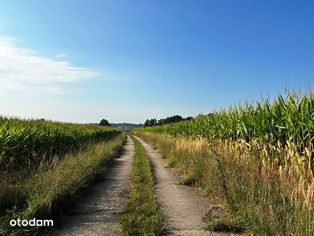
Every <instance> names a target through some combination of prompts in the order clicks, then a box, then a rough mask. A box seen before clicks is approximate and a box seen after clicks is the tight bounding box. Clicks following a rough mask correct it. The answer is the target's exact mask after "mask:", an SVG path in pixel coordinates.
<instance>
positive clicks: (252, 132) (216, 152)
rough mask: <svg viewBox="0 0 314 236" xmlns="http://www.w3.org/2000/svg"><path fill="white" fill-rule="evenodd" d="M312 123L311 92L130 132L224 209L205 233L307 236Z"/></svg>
mask: <svg viewBox="0 0 314 236" xmlns="http://www.w3.org/2000/svg"><path fill="white" fill-rule="evenodd" d="M313 121H314V97H313V95H312V94H310V93H309V94H306V95H302V96H301V95H296V94H290V95H288V96H287V97H285V98H284V97H282V96H279V97H278V98H277V99H275V100H274V101H272V102H271V101H269V100H264V101H262V102H260V103H255V104H246V105H243V106H239V107H235V108H231V109H229V110H225V111H220V112H217V113H213V114H210V115H208V116H200V117H198V118H195V119H193V120H190V121H184V122H179V123H175V124H171V125H162V126H155V127H148V128H145V129H142V130H140V129H139V130H137V131H136V133H137V134H139V135H140V136H141V137H143V138H144V139H145V140H147V141H149V142H151V143H153V144H154V145H155V146H156V147H158V148H159V149H160V151H161V152H162V154H163V155H164V157H166V158H167V159H168V163H169V165H170V166H173V167H177V168H178V169H179V170H181V172H182V174H183V176H184V179H183V181H182V182H183V183H185V184H189V185H195V186H197V187H200V188H202V189H203V191H204V192H205V193H206V194H208V196H209V197H210V198H211V199H216V201H217V202H218V203H220V204H221V207H222V208H224V212H225V213H223V214H222V217H220V218H219V217H217V215H215V214H213V215H210V214H209V215H208V217H207V222H206V228H207V229H209V230H226V229H228V228H229V229H233V230H238V229H239V228H247V229H248V230H249V231H251V232H252V233H253V234H256V235H311V234H312V233H313V229H314V209H313V207H314V181H313V170H314V169H313V167H314V163H313V160H314V154H313V151H314V122H313ZM225 214H228V216H226V215H225Z"/></svg>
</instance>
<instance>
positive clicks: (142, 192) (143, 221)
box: [120, 137, 161, 235]
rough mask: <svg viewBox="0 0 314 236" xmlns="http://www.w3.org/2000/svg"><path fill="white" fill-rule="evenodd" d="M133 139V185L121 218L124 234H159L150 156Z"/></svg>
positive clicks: (158, 218) (159, 221)
mask: <svg viewBox="0 0 314 236" xmlns="http://www.w3.org/2000/svg"><path fill="white" fill-rule="evenodd" d="M132 140H133V142H134V144H135V157H134V161H133V164H132V166H133V170H132V187H131V193H130V197H129V200H128V207H127V210H126V211H125V212H124V214H123V215H122V217H121V220H120V222H121V225H122V235H158V234H159V232H160V228H161V217H160V215H159V213H158V204H157V200H156V197H155V193H154V179H153V175H152V171H151V166H150V162H149V158H148V156H147V154H146V152H145V149H144V147H143V146H142V144H141V143H140V142H139V141H138V140H137V139H136V138H134V137H132Z"/></svg>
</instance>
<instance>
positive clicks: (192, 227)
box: [136, 137, 228, 236]
mask: <svg viewBox="0 0 314 236" xmlns="http://www.w3.org/2000/svg"><path fill="white" fill-rule="evenodd" d="M136 138H137V139H138V140H139V141H140V142H141V143H142V145H143V146H144V148H145V150H146V152H147V154H148V155H149V158H150V160H151V164H152V169H153V173H154V176H155V179H156V185H155V191H156V195H157V200H158V203H159V209H160V213H161V215H162V217H163V221H164V224H165V226H164V231H163V232H164V234H165V235H187V236H192V235H193V236H198V235H211V236H214V235H228V234H219V233H211V232H208V231H204V230H203V228H202V224H203V217H204V216H205V215H206V213H207V212H208V210H210V209H211V208H212V207H213V205H212V204H210V203H209V201H208V199H207V198H205V197H203V196H201V195H200V193H199V192H198V191H197V190H196V189H195V188H192V187H188V186H184V185H177V184H176V183H177V182H178V180H179V176H178V174H177V172H176V171H175V170H174V169H173V168H165V162H164V160H163V159H162V157H161V154H160V153H159V152H158V151H156V150H154V149H153V148H152V147H151V146H150V145H149V144H147V143H146V142H144V141H143V140H141V139H140V138H138V137H136Z"/></svg>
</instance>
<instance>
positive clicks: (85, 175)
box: [0, 135, 125, 235]
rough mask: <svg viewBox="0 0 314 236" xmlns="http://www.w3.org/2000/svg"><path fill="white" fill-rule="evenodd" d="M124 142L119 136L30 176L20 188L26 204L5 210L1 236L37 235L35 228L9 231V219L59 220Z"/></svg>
mask: <svg viewBox="0 0 314 236" xmlns="http://www.w3.org/2000/svg"><path fill="white" fill-rule="evenodd" d="M124 142H125V136H124V135H119V136H117V137H115V138H113V139H112V140H110V141H106V142H101V143H97V144H93V145H90V146H89V147H88V148H87V149H86V150H84V151H82V152H79V153H76V154H72V155H67V156H65V157H64V158H63V159H61V160H60V161H59V162H58V163H57V164H56V165H55V166H54V167H53V168H51V169H49V170H43V171H40V172H38V173H35V174H33V175H32V176H30V177H29V178H28V179H26V180H25V181H24V182H23V188H22V189H20V191H21V193H22V194H24V195H25V196H26V200H27V204H25V205H24V206H22V207H21V208H19V209H17V208H16V209H15V210H12V211H7V212H6V214H5V215H4V216H2V217H1V218H0V234H1V235H6V234H9V233H12V230H14V231H16V232H15V233H18V234H26V233H29V234H30V235H33V234H35V233H36V230H37V229H36V228H32V229H26V228H20V229H16V228H14V229H13V228H10V226H9V220H10V219H17V218H18V217H19V218H20V219H31V218H34V217H35V218H41V217H43V218H53V219H58V217H59V216H61V215H62V214H63V213H64V212H65V211H68V210H70V207H71V206H72V203H73V202H74V200H75V199H76V196H77V194H78V192H79V191H80V190H81V189H82V188H84V187H86V186H87V185H88V184H89V183H90V182H91V181H93V180H94V179H95V178H98V177H99V176H101V175H103V172H104V171H105V166H106V163H108V162H109V161H110V160H112V158H114V157H115V156H116V155H117V154H118V152H119V151H120V149H121V147H122V145H123V143H124ZM19 186H21V183H19ZM11 197H12V196H11Z"/></svg>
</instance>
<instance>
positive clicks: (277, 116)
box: [145, 93, 314, 171]
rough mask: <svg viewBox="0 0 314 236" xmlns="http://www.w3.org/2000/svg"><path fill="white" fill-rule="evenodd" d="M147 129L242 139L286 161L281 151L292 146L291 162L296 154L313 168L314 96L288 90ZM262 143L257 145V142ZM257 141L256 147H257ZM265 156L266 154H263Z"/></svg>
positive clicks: (183, 135) (273, 159) (278, 159)
mask: <svg viewBox="0 0 314 236" xmlns="http://www.w3.org/2000/svg"><path fill="white" fill-rule="evenodd" d="M145 132H153V133H163V134H169V135H171V136H175V137H191V138H198V137H201V138H205V139H207V140H218V139H219V140H229V141H230V140H231V141H239V140H240V141H241V142H243V143H245V144H247V146H248V147H252V149H253V148H256V147H257V146H258V147H260V150H259V151H263V150H262V149H265V150H264V151H265V152H267V153H269V152H272V151H273V149H275V150H277V152H275V153H273V155H268V154H267V155H264V156H271V160H269V161H275V162H277V163H279V165H284V163H286V162H287V160H284V159H283V158H282V156H283V155H282V154H281V151H282V150H286V151H287V150H288V151H289V152H290V153H289V155H288V154H287V155H286V157H287V156H289V157H287V158H289V162H290V161H291V158H294V159H295V160H293V161H295V162H297V163H298V164H299V165H300V166H302V168H304V167H305V168H307V169H308V170H312V171H313V159H314V155H313V150H314V147H313V145H314V96H313V95H312V94H311V93H308V94H305V95H297V94H288V95H287V96H286V97H283V96H278V97H277V99H275V100H274V101H272V102H271V101H270V100H268V99H264V100H263V101H262V102H256V103H251V104H250V103H247V104H245V105H242V106H238V107H232V108H230V109H228V110H221V111H219V112H216V113H212V114H209V115H201V116H199V117H197V118H195V119H193V120H191V121H184V122H179V123H175V124H170V125H162V126H155V127H148V128H145ZM257 143H258V144H259V145H255V144H257ZM261 143H262V144H264V145H261ZM253 145H254V146H255V147H253ZM261 156H262V155H261Z"/></svg>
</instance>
